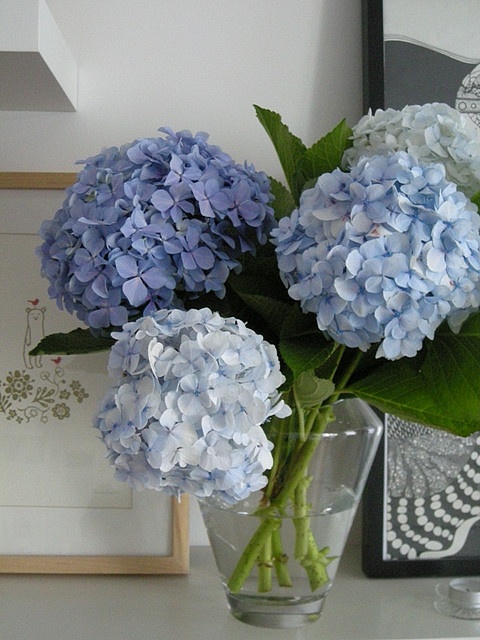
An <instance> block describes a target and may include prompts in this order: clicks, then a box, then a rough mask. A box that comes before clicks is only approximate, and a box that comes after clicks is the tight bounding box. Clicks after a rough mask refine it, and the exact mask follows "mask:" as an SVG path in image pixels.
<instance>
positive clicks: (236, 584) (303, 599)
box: [200, 399, 382, 628]
mask: <svg viewBox="0 0 480 640" xmlns="http://www.w3.org/2000/svg"><path fill="white" fill-rule="evenodd" d="M334 414H335V418H334V420H333V421H332V422H330V423H328V425H327V427H326V430H325V432H324V433H323V434H322V435H320V436H316V439H317V440H316V443H315V446H314V447H313V449H312V451H313V454H312V456H311V457H310V459H309V463H308V467H307V468H306V469H305V471H304V472H302V480H301V481H300V482H299V483H298V484H297V486H296V488H295V491H294V492H293V493H292V494H291V496H290V497H289V499H288V501H286V502H284V504H282V507H281V508H280V509H277V508H275V507H274V506H272V503H274V502H275V500H274V499H273V500H272V501H271V502H269V505H270V507H269V506H266V504H265V497H264V494H263V492H260V493H258V494H253V495H252V496H250V498H249V499H247V500H245V501H243V502H240V503H236V504H235V505H230V504H226V503H224V502H222V501H220V500H218V499H214V498H207V499H202V500H200V509H201V512H202V515H203V519H204V522H205V526H206V529H207V533H208V537H209V540H210V544H211V547H212V551H213V554H214V557H215V561H216V564H217V568H218V571H219V574H220V579H221V582H222V584H223V587H224V589H225V593H226V596H227V602H228V606H229V609H230V612H231V613H232V614H233V616H234V617H235V618H237V619H239V620H241V621H243V622H246V623H249V624H253V625H256V626H261V627H271V628H292V627H300V626H304V625H306V624H308V623H311V622H314V621H315V620H317V619H318V618H319V617H320V615H321V613H322V609H323V605H324V602H325V597H326V595H327V594H328V592H329V591H330V589H331V587H332V584H333V581H334V578H335V574H336V571H337V567H338V563H339V560H340V557H341V555H342V553H343V550H344V546H345V542H346V539H347V536H348V533H349V531H350V527H351V524H352V521H353V518H354V516H355V512H356V509H357V506H358V503H359V500H360V497H361V494H362V491H363V487H364V485H365V481H366V478H367V475H368V472H369V470H370V467H371V464H372V462H373V458H374V455H375V452H376V449H377V446H378V443H379V440H380V437H381V433H382V423H381V421H380V420H379V418H378V416H377V415H376V414H375V413H374V412H373V411H372V409H371V408H370V407H369V406H368V405H367V404H366V403H365V402H363V401H361V400H358V399H351V400H342V401H340V402H338V403H336V404H335V405H334ZM289 438H290V440H289V445H290V446H291V435H290V436H289ZM276 446H279V445H278V442H277V443H276ZM249 559H250V561H252V560H254V562H253V563H252V562H250V565H249V566H250V568H249V569H248V570H244V571H242V570H241V569H242V567H244V566H245V565H246V563H247V564H248V560H249ZM239 569H240V570H239ZM239 576H240V577H239Z"/></svg>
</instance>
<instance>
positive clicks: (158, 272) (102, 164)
mask: <svg viewBox="0 0 480 640" xmlns="http://www.w3.org/2000/svg"><path fill="white" fill-rule="evenodd" d="M161 131H162V132H163V133H164V134H165V136H164V137H159V138H146V139H142V140H137V141H134V142H133V143H131V144H128V145H125V146H123V147H122V148H120V149H117V148H116V147H113V148H111V149H104V150H103V151H102V152H101V153H100V154H98V155H97V156H94V157H91V158H88V159H87V160H86V161H85V163H84V164H85V166H84V168H83V169H82V170H81V171H80V173H79V174H78V177H77V182H76V183H75V184H74V185H73V186H72V187H71V188H70V189H69V190H68V195H67V197H66V199H65V201H64V203H63V206H62V208H61V209H60V210H59V211H57V213H56V214H55V217H54V218H53V220H49V221H46V222H44V224H43V225H42V227H41V230H40V235H41V238H42V240H43V244H42V245H41V246H40V247H39V248H38V249H37V254H38V256H39V257H40V259H41V272H42V275H43V276H45V277H46V278H48V280H49V282H50V286H49V295H50V296H51V297H52V298H54V299H56V300H57V303H58V305H59V307H60V308H65V309H67V310H68V311H69V312H70V313H76V314H77V316H78V317H79V319H80V320H82V321H83V322H85V323H86V324H87V325H88V326H90V327H92V328H94V329H101V328H107V327H109V326H110V325H113V326H117V327H120V326H122V325H123V324H124V323H125V322H127V321H128V320H129V319H131V318H132V317H137V316H138V315H139V314H141V313H152V312H154V311H155V310H157V309H162V308H169V307H172V306H182V303H183V302H184V301H185V300H186V299H188V298H194V297H198V296H199V295H201V294H202V293H208V292H214V293H215V294H216V295H217V296H218V297H223V296H224V294H225V282H226V280H227V278H228V275H229V274H230V272H231V270H232V269H236V270H238V269H239V267H240V257H241V255H242V254H243V253H252V254H253V253H254V252H255V247H256V245H257V243H260V244H263V243H265V242H266V240H267V237H268V234H269V232H270V230H271V229H272V227H273V225H274V217H273V210H272V209H271V207H270V206H269V202H270V201H271V199H272V196H271V194H270V191H269V181H268V179H267V177H266V175H265V174H264V173H263V172H256V171H255V169H254V167H253V166H251V165H247V164H245V165H243V166H242V165H238V164H236V163H235V162H234V161H233V160H232V158H231V157H230V156H229V155H227V154H226V153H224V152H223V151H222V150H221V149H220V148H219V147H216V146H213V145H210V144H208V142H207V139H208V136H207V134H205V133H197V134H196V135H194V136H193V135H192V134H191V133H190V132H189V131H180V132H178V133H174V132H173V131H171V130H170V129H161Z"/></svg>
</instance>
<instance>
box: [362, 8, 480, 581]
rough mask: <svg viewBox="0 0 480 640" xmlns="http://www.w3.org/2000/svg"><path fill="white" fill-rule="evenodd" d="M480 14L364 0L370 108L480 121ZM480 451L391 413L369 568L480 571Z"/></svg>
mask: <svg viewBox="0 0 480 640" xmlns="http://www.w3.org/2000/svg"><path fill="white" fill-rule="evenodd" d="M478 15H480V0H364V1H363V52H364V108H365V111H366V110H367V109H368V108H371V109H372V110H375V109H377V108H388V107H392V108H395V109H401V108H403V107H404V106H405V105H407V104H424V103H428V102H445V103H447V104H449V105H450V106H452V107H455V108H456V109H458V110H459V111H461V112H463V113H465V114H467V115H468V117H470V118H471V119H472V121H473V122H474V123H475V125H476V126H480V43H479V41H478V38H477V37H476V34H475V32H476V27H475V23H476V21H475V19H474V18H475V17H476V16H478ZM472 18H473V19H472ZM446 25H448V28H446ZM479 460H480V434H475V435H474V436H472V437H471V438H468V439H466V440H465V439H461V438H456V437H454V436H451V435H449V434H444V433H443V432H439V431H438V430H432V429H429V428H428V427H425V426H422V425H417V424H413V423H405V422H403V421H401V420H399V419H398V418H395V416H388V415H387V416H385V436H384V443H383V446H381V447H380V451H379V453H378V455H377V458H376V461H375V463H374V465H373V468H372V473H371V475H370V478H369V480H368V483H367V487H366V489H365V494H364V520H363V553H362V564H363V569H364V572H365V573H366V574H367V575H368V576H371V577H396V576H414V575H417V576H426V575H431V576H434V575H438V576H442V575H477V574H480V466H479V465H480V462H479Z"/></svg>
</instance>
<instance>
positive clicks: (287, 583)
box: [271, 527, 292, 587]
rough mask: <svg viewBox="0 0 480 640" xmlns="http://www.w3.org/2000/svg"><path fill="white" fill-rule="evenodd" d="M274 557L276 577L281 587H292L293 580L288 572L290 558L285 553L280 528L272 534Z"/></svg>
mask: <svg viewBox="0 0 480 640" xmlns="http://www.w3.org/2000/svg"><path fill="white" fill-rule="evenodd" d="M271 538H272V555H273V566H274V567H275V576H276V578H277V583H278V585H279V586H280V587H291V586H292V580H291V578H290V573H289V571H288V564H287V563H288V556H287V554H286V553H284V551H283V545H282V537H281V535H280V527H279V528H277V529H275V530H274V531H273V533H272V536H271Z"/></svg>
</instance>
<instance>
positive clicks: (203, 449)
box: [94, 308, 290, 502]
mask: <svg viewBox="0 0 480 640" xmlns="http://www.w3.org/2000/svg"><path fill="white" fill-rule="evenodd" d="M113 336H114V338H116V343H115V344H114V346H113V348H112V351H111V355H110V360H109V371H110V374H111V375H112V377H113V378H114V384H113V385H112V387H111V389H110V390H109V391H108V393H107V394H106V395H105V397H104V398H103V400H102V402H101V405H100V408H99V411H98V413H97V416H96V417H95V420H94V424H95V426H96V427H97V428H98V429H99V430H100V433H101V437H102V440H103V442H104V443H105V445H106V447H107V449H108V458H109V460H110V462H111V464H112V466H113V467H114V468H115V471H116V477H117V478H118V479H120V480H123V481H126V482H128V483H129V484H130V485H131V486H133V487H135V488H144V487H146V488H150V489H156V490H159V491H164V492H167V493H170V494H174V495H178V494H180V493H182V492H185V491H188V492H189V493H193V494H194V495H197V496H199V497H205V496H208V495H216V496H219V497H222V498H223V499H224V500H225V501H227V502H234V501H236V500H243V499H244V498H246V497H248V495H249V494H250V493H251V492H252V491H256V490H259V489H261V488H262V487H264V486H265V484H266V482H267V479H266V477H265V476H264V472H265V470H266V469H269V468H270V467H271V465H272V463H273V460H272V455H271V449H272V445H271V443H270V442H269V441H268V440H267V438H266V435H265V432H264V431H263V429H262V428H261V425H262V424H263V423H264V422H265V421H266V420H268V419H269V417H270V416H272V415H276V416H279V417H285V416H287V415H289V414H290V409H289V407H287V406H286V405H285V404H284V402H283V400H281V397H280V394H279V392H278V390H277V389H278V387H279V386H280V385H281V384H282V383H283V382H284V381H285V378H284V376H283V375H282V373H281V372H280V364H279V361H278V357H277V353H276V350H275V347H273V346H272V345H270V344H269V343H267V342H265V341H264V340H263V339H262V337H261V336H259V335H258V334H256V333H255V332H254V331H252V330H251V329H248V328H247V327H246V326H245V325H244V323H242V322H241V321H239V320H236V319H234V318H227V319H225V318H222V317H221V316H220V315H219V314H218V313H214V312H212V311H210V309H206V308H204V309H200V310H196V309H192V310H189V311H183V310H180V309H175V310H159V311H157V312H155V313H153V314H152V315H151V316H147V317H144V318H141V319H139V320H137V321H135V322H130V323H127V324H126V325H125V326H124V328H123V331H122V332H119V333H114V334H113Z"/></svg>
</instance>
